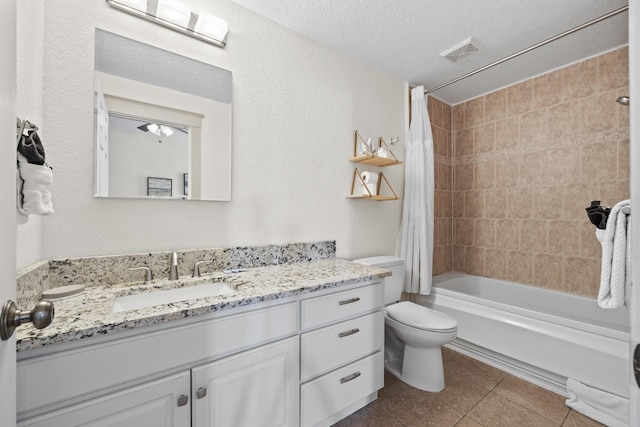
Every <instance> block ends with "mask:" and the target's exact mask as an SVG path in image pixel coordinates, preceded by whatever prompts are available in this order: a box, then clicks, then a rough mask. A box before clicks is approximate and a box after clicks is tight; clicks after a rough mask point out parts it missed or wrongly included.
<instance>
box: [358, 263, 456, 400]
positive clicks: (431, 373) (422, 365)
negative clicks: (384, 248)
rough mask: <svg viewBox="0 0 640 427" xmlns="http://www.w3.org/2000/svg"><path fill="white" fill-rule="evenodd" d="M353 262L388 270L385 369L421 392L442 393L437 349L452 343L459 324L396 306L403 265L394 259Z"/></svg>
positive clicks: (408, 306) (404, 305)
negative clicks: (389, 271)
mask: <svg viewBox="0 0 640 427" xmlns="http://www.w3.org/2000/svg"><path fill="white" fill-rule="evenodd" d="M354 262H357V263H360V264H366V265H372V266H376V267H381V268H385V269H387V270H391V272H392V273H393V275H392V276H391V277H387V278H386V279H385V292H384V297H385V316H384V323H385V340H384V347H385V348H384V356H385V357H384V358H385V361H384V366H385V369H386V370H387V371H388V372H390V373H391V374H393V375H394V376H396V377H397V378H399V379H400V380H401V381H403V382H405V383H407V384H409V385H411V386H413V387H416V388H418V389H420V390H425V391H431V392H438V391H442V389H444V369H443V366H442V352H441V349H440V347H441V346H442V345H444V344H446V343H448V342H450V341H452V340H453V339H454V338H455V337H456V334H457V332H458V321H457V320H456V319H454V318H453V317H451V316H449V315H447V314H444V313H440V312H439V311H436V310H433V309H431V308H427V307H423V306H421V305H418V304H415V303H413V302H409V301H403V302H398V300H399V299H400V296H401V294H402V289H403V282H404V261H403V260H402V259H401V258H398V257H395V256H376V257H370V258H361V259H357V260H354Z"/></svg>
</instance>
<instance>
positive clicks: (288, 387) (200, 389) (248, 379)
mask: <svg viewBox="0 0 640 427" xmlns="http://www.w3.org/2000/svg"><path fill="white" fill-rule="evenodd" d="M298 360H299V359H298V339H297V338H294V339H288V340H285V341H282V342H278V343H276V344H271V345H267V346H263V347H260V348H259V349H257V350H255V351H247V352H244V353H241V354H239V355H234V356H230V357H227V358H225V359H222V360H220V361H216V362H213V363H209V364H205V365H202V366H199V367H197V368H194V369H192V370H191V372H192V393H191V395H192V396H193V397H194V400H193V427H209V426H210V427H255V426H261V427H276V426H279V427H287V426H289V427H295V426H297V425H298V405H299V403H298V367H299V364H298Z"/></svg>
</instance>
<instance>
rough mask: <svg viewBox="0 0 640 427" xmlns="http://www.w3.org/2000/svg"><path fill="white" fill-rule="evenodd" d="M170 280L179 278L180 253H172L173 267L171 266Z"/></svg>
mask: <svg viewBox="0 0 640 427" xmlns="http://www.w3.org/2000/svg"><path fill="white" fill-rule="evenodd" d="M169 280H178V253H177V252H176V251H173V253H172V254H171V267H169Z"/></svg>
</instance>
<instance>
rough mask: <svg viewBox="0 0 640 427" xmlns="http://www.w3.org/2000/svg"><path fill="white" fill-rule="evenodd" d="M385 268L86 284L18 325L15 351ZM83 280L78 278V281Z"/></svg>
mask: <svg viewBox="0 0 640 427" xmlns="http://www.w3.org/2000/svg"><path fill="white" fill-rule="evenodd" d="M390 275H391V272H389V271H388V270H385V269H381V268H377V267H373V266H367V265H363V264H357V263H354V262H351V261H346V260H341V259H337V258H330V259H323V260H317V261H308V262H297V263H291V264H281V265H271V266H265V267H255V268H251V269H248V270H247V271H244V272H241V273H231V274H225V273H223V272H215V273H213V274H210V275H206V276H203V277H201V278H191V277H189V278H181V279H180V280H177V281H168V280H154V281H153V282H151V283H150V284H146V285H144V284H141V283H140V282H137V283H127V284H118V285H106V286H88V287H87V288H86V289H85V291H84V292H83V293H82V294H80V295H78V296H74V297H72V298H69V299H65V300H59V301H55V302H54V305H55V319H54V321H53V323H52V324H51V325H49V326H48V327H46V328H44V329H35V328H33V326H32V325H31V324H29V325H24V326H20V327H19V328H18V329H17V343H16V346H17V350H18V351H24V350H29V349H34V348H38V347H43V346H47V345H52V344H57V343H64V342H71V341H77V340H80V339H83V338H88V337H93V336H100V335H106V334H111V333H114V332H118V331H124V330H130V329H134V328H137V327H140V326H146V325H153V324H160V323H164V322H169V321H172V320H176V319H182V318H186V317H192V316H198V315H202V314H206V313H212V312H216V311H220V310H225V309H229V308H234V307H241V306H247V305H251V304H257V303H260V302H264V301H270V300H276V299H280V298H287V297H291V296H295V295H300V294H304V293H309V292H314V291H319V290H323V289H330V288H336V287H339V286H344V285H350V284H354V283H359V282H364V281H367V280H371V279H378V278H382V277H386V276H390ZM217 281H226V282H228V283H230V284H233V285H235V286H236V292H234V293H232V294H229V295H221V296H216V297H207V298H198V299H193V300H189V301H181V302H176V303H170V304H162V305H157V306H153V307H148V308H142V309H136V310H129V311H123V312H120V313H112V312H111V311H112V306H113V302H114V299H115V298H117V297H120V296H125V295H133V294H138V293H143V292H149V291H152V290H166V289H173V288H178V287H187V286H194V285H197V284H204V283H210V282H217ZM79 284H80V283H79Z"/></svg>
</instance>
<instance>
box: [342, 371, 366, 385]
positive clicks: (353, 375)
mask: <svg viewBox="0 0 640 427" xmlns="http://www.w3.org/2000/svg"><path fill="white" fill-rule="evenodd" d="M360 375H362V374H361V373H360V371H358V372H354V373H353V374H351V375H347V376H346V377H344V378H340V384H344V383H348V382H349V381H353V380H355V379H356V378H358V377H359V376H360Z"/></svg>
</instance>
